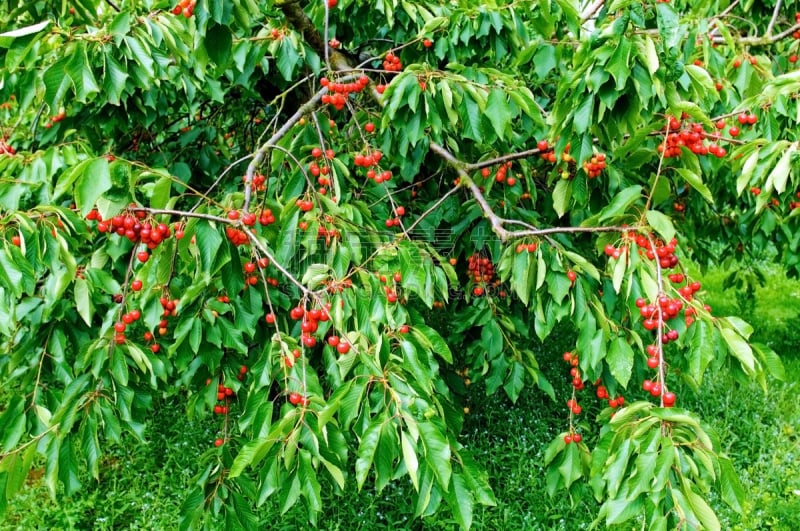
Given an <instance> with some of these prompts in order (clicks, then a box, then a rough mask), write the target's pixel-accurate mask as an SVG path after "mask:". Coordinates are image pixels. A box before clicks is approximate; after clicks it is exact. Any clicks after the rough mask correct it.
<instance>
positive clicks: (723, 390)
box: [0, 272, 800, 531]
mask: <svg viewBox="0 0 800 531" xmlns="http://www.w3.org/2000/svg"><path fill="white" fill-rule="evenodd" d="M768 278H769V283H768V285H767V286H765V287H763V288H759V289H758V290H756V292H755V295H756V297H755V304H750V305H749V306H747V308H746V309H748V312H749V315H745V317H746V318H747V319H748V320H749V321H750V322H751V323H752V324H753V325H754V326H755V328H756V332H755V338H756V339H757V340H759V341H762V342H766V343H769V344H771V345H772V346H773V348H776V350H781V351H782V354H783V360H784V364H785V366H786V375H787V377H786V380H785V381H784V382H778V381H772V382H770V390H769V393H768V394H766V395H765V394H764V393H763V392H762V390H761V389H760V388H759V387H758V386H757V385H756V384H755V383H747V384H739V383H736V382H734V381H733V380H732V379H731V378H730V377H729V375H727V374H725V373H713V372H712V373H709V374H708V376H707V378H706V379H705V380H704V383H703V386H702V392H701V394H699V395H693V394H692V393H691V391H689V390H688V389H686V388H684V387H683V386H678V387H677V391H678V393H679V396H680V397H681V402H682V405H683V406H685V407H687V408H689V409H691V410H694V411H697V412H698V413H699V414H700V415H701V416H702V417H703V418H704V419H705V420H706V421H707V422H708V423H709V424H710V425H711V426H712V427H713V428H714V429H715V430H716V431H717V433H718V434H719V435H720V438H721V441H722V445H723V450H724V451H725V452H727V453H728V454H729V455H730V456H731V457H732V458H733V460H734V464H735V466H736V468H737V470H739V471H740V476H741V479H742V482H743V484H744V486H745V488H746V489H747V491H748V495H747V500H748V502H747V506H746V512H745V514H744V515H738V514H736V513H734V512H733V511H731V510H730V509H728V508H727V507H725V506H724V505H722V504H721V503H720V502H719V500H714V499H712V502H713V505H714V507H715V509H716V510H717V511H718V514H719V515H720V518H721V521H722V524H723V528H724V529H732V530H751V529H781V530H782V529H800V400H798V396H799V395H800V356H798V355H797V354H796V352H797V347H798V346H800V338H797V337H796V336H795V331H796V329H797V327H796V324H797V322H798V315H800V283H798V282H794V281H788V280H786V279H785V278H783V275H782V274H770V275H769V276H768ZM723 279H724V274H723V273H720V272H712V273H710V274H708V275H706V277H705V279H704V282H703V283H704V286H705V288H706V292H707V294H706V296H705V300H706V301H707V302H709V304H711V305H712V307H714V313H715V314H716V315H725V314H730V313H737V312H738V306H741V305H740V304H739V305H737V301H739V300H741V297H742V296H743V295H742V294H741V293H739V292H736V291H735V290H722V289H721V287H722V282H723ZM571 341H572V339H571V338H570V337H568V336H567V335H565V334H563V333H561V334H556V336H555V337H554V338H553V339H552V340H549V341H548V343H547V348H544V349H543V350H542V352H541V353H540V354H539V361H540V363H541V364H542V367H543V370H544V371H545V372H546V374H547V375H548V377H549V378H550V379H551V381H553V382H554V384H555V386H556V389H557V393H558V396H568V395H569V384H568V382H567V381H566V378H564V374H563V373H564V365H563V362H562V360H561V353H562V352H563V351H564V350H565V349H568V348H569V344H570V343H571ZM628 394H629V395H631V396H630V397H631V398H641V397H642V396H643V395H642V396H640V395H639V394H637V391H630V392H629V393H628ZM634 395H635V396H634ZM465 401H466V405H468V406H469V407H470V410H471V413H470V415H468V416H467V420H466V422H465V426H464V431H463V434H462V437H461V443H462V444H463V445H464V446H465V447H466V448H468V449H469V450H470V451H471V452H473V454H474V456H475V458H476V459H477V460H478V461H479V462H481V463H483V464H484V466H486V467H487V469H488V471H489V474H490V481H491V484H492V486H493V488H494V491H495V495H496V497H497V501H498V505H497V507H485V508H484V507H479V508H476V511H475V515H474V528H475V529H481V530H496V529H515V530H516V529H519V530H537V529H542V530H560V529H588V527H589V523H590V522H591V521H592V519H593V518H594V515H595V514H596V511H597V504H596V502H595V501H594V500H593V499H592V498H591V496H589V495H588V494H587V495H584V496H583V497H582V498H580V499H574V500H570V499H569V498H568V497H567V496H566V494H565V493H559V494H558V495H557V496H556V497H555V498H553V499H551V498H549V497H548V496H547V494H546V493H545V476H544V467H543V464H542V458H543V454H544V450H545V448H546V446H547V444H548V443H549V442H550V441H551V440H552V438H553V437H555V436H556V434H557V433H559V432H561V431H562V430H563V429H564V428H565V423H566V419H565V416H564V413H563V407H562V403H561V402H560V401H559V403H557V404H554V403H553V402H552V401H550V399H549V398H547V397H545V396H543V395H542V394H541V393H539V392H536V391H535V390H526V391H525V392H523V394H522V395H521V397H520V399H519V400H518V401H517V403H516V404H512V403H511V402H510V401H508V399H506V398H505V397H503V396H501V395H496V396H491V397H486V396H484V393H483V391H482V389H481V388H480V387H479V386H473V387H472V388H470V394H469V395H468V396H466V397H465ZM585 402H586V403H587V404H589V403H590V402H594V400H592V399H591V398H589V396H588V394H587V397H586V399H585ZM183 408H184V404H183V403H182V402H181V401H180V400H179V399H172V400H170V401H165V402H164V403H162V404H161V406H160V408H159V410H158V414H157V415H155V416H154V418H153V419H152V420H151V422H150V423H149V426H148V430H147V434H148V444H147V445H146V446H140V445H136V444H134V443H133V442H131V444H130V445H125V446H116V447H112V448H110V449H109V453H108V455H107V456H106V457H105V458H104V461H103V467H102V470H101V476H100V479H99V481H95V480H94V479H92V478H90V477H88V476H87V477H84V478H82V481H83V483H84V488H83V489H82V490H81V491H80V492H79V493H78V494H77V495H75V496H72V497H70V498H65V497H60V498H59V501H58V502H53V501H51V500H50V498H49V495H48V494H47V490H46V488H45V487H44V486H43V485H42V484H41V482H40V481H38V480H36V479H31V481H30V483H29V485H28V486H27V487H26V488H25V489H24V492H23V493H22V494H21V495H20V496H19V497H17V498H15V499H14V500H12V502H11V504H10V506H9V510H8V512H7V514H6V516H5V519H4V521H3V522H0V531H6V530H17V529H20V530H25V531H27V530H33V529H64V530H67V529H97V530H106V529H108V530H110V529H115V530H122V529H153V530H170V529H176V528H177V525H178V514H179V508H180V504H181V502H182V499H183V495H184V492H185V490H186V488H187V485H188V484H189V481H190V479H191V478H192V476H193V475H194V474H195V473H196V472H197V469H196V468H197V465H196V456H197V455H199V454H200V453H202V452H203V451H205V450H206V449H207V448H208V445H209V443H210V441H211V440H213V438H214V429H215V426H214V424H213V422H211V421H210V420H209V419H195V420H190V419H187V418H186V416H185V414H184V410H183ZM591 408H592V406H590V407H589V409H590V411H588V412H587V413H588V414H587V415H582V416H583V417H584V420H583V421H584V422H591V418H592V413H591ZM585 431H586V432H587V433H588V431H589V430H585ZM588 442H589V443H591V442H592V441H591V440H590V441H588ZM326 487H327V488H326ZM323 492H324V495H323V498H324V500H323V503H324V511H323V513H322V515H321V516H320V520H319V528H320V529H325V530H331V531H334V530H343V531H344V530H347V531H351V530H379V529H387V530H388V529H392V530H395V529H409V530H412V529H413V530H450V529H455V528H456V527H457V526H456V524H455V522H454V521H453V520H452V519H451V518H450V517H449V516H448V515H446V514H440V515H437V516H435V517H432V518H428V519H424V520H422V521H420V520H415V519H414V518H413V510H414V508H413V505H412V504H411V503H410V502H409V500H410V499H411V495H412V487H411V486H410V484H409V483H408V481H407V480H400V481H398V482H396V483H394V484H391V485H390V486H389V487H387V488H386V489H385V490H384V491H383V492H381V493H376V492H375V491H374V489H373V488H371V487H370V486H369V485H368V486H366V487H365V488H364V489H363V490H362V491H361V492H357V491H356V489H355V487H354V486H353V485H352V480H351V483H350V487H349V490H348V491H347V492H346V493H345V495H343V496H337V495H334V494H333V489H332V488H330V486H329V485H326V484H325V483H324V482H323ZM259 518H260V519H261V528H264V529H271V530H284V529H285V530H296V529H306V528H308V524H307V522H306V520H305V515H304V512H303V510H302V508H301V507H300V506H299V505H298V506H297V507H296V508H293V509H292V510H290V511H289V512H288V513H287V514H285V515H281V514H280V511H279V507H278V505H277V501H272V500H271V501H268V502H267V503H266V504H265V506H264V507H262V508H261V510H260V512H259ZM213 527H214V526H212V528H213Z"/></svg>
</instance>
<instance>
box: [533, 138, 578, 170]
mask: <svg viewBox="0 0 800 531" xmlns="http://www.w3.org/2000/svg"><path fill="white" fill-rule="evenodd" d="M536 147H537V148H538V149H539V157H541V158H542V159H543V160H546V161H547V162H552V163H553V164H555V163H556V162H557V161H558V157H556V153H555V151H553V149H552V148H551V147H550V144H548V143H547V140H539V142H538V143H537V144H536ZM561 157H562V159H564V160H565V161H567V162H569V160H572V157H570V156H569V144H567V148H566V149H565V150H564V153H563V154H562V156H561ZM564 157H568V158H564Z"/></svg>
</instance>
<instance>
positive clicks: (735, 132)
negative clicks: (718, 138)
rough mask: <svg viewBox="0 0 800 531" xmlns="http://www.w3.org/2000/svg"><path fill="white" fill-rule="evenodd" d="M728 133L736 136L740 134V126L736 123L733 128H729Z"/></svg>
mask: <svg viewBox="0 0 800 531" xmlns="http://www.w3.org/2000/svg"><path fill="white" fill-rule="evenodd" d="M728 134H729V135H731V136H732V137H734V138H735V137H737V136H739V128H738V127H736V126H735V125H732V126H731V128H730V129H728Z"/></svg>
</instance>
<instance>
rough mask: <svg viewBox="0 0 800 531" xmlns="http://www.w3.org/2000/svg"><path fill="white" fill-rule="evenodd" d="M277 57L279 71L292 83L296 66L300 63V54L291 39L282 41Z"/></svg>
mask: <svg viewBox="0 0 800 531" xmlns="http://www.w3.org/2000/svg"><path fill="white" fill-rule="evenodd" d="M277 56H278V61H277V63H278V71H279V72H280V73H281V76H283V79H285V80H286V81H290V80H291V79H292V72H294V68H295V66H296V65H297V63H299V62H300V54H298V53H297V50H296V49H295V47H294V45H293V44H292V42H291V39H281V43H280V47H279V50H278V52H277Z"/></svg>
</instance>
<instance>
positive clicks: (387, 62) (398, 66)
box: [383, 52, 403, 72]
mask: <svg viewBox="0 0 800 531" xmlns="http://www.w3.org/2000/svg"><path fill="white" fill-rule="evenodd" d="M383 69H384V70H387V71H389V72H399V71H400V70H402V69H403V64H402V63H401V62H400V58H399V57H397V56H396V55H395V54H393V53H392V52H389V53H387V54H386V57H385V58H384V59H383Z"/></svg>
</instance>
